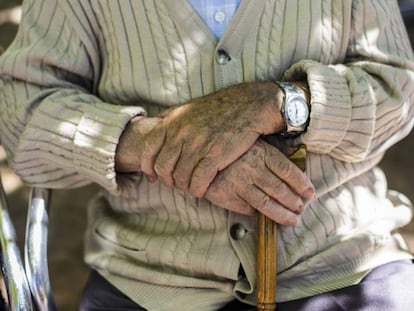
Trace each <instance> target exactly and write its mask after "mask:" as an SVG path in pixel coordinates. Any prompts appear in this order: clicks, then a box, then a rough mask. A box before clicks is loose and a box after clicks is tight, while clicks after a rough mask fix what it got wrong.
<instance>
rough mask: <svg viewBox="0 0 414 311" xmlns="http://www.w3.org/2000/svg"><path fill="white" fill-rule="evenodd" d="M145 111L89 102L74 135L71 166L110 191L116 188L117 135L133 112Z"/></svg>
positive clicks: (115, 191) (137, 108)
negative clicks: (72, 164)
mask: <svg viewBox="0 0 414 311" xmlns="http://www.w3.org/2000/svg"><path fill="white" fill-rule="evenodd" d="M138 115H145V111H144V109H142V108H141V107H129V106H128V107H125V106H116V105H110V104H105V103H99V105H89V106H88V108H87V110H86V111H85V112H84V114H83V115H82V118H81V119H80V122H79V123H78V126H77V129H76V133H75V136H74V149H73V162H74V166H75V167H76V168H77V170H78V172H80V173H81V174H82V175H83V176H85V177H86V178H88V179H90V180H93V181H95V182H97V183H99V184H100V185H102V186H103V187H105V188H106V189H107V190H108V191H110V192H111V193H113V194H117V193H119V191H120V189H119V187H118V184H117V182H116V172H115V152H116V148H117V145H118V141H119V137H120V136H121V134H122V132H123V130H124V129H125V126H126V125H127V123H128V122H129V121H130V120H131V119H132V118H133V117H135V116H138Z"/></svg>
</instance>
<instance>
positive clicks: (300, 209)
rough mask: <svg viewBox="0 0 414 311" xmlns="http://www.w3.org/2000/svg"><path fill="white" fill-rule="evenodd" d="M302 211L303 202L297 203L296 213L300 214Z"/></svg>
mask: <svg viewBox="0 0 414 311" xmlns="http://www.w3.org/2000/svg"><path fill="white" fill-rule="evenodd" d="M302 213H303V204H301V205H299V206H298V209H297V211H296V214H298V215H299V214H302Z"/></svg>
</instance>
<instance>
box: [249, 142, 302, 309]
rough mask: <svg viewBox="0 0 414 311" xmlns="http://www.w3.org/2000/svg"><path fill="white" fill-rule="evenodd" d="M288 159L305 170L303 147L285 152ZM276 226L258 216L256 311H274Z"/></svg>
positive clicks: (267, 219) (271, 221)
mask: <svg viewBox="0 0 414 311" xmlns="http://www.w3.org/2000/svg"><path fill="white" fill-rule="evenodd" d="M287 152H288V155H289V159H290V160H292V161H293V162H294V163H295V164H296V165H297V166H298V167H299V168H300V169H302V170H303V171H304V170H305V163H306V149H305V146H301V147H299V148H295V149H294V150H293V151H287ZM276 261H277V224H276V223H275V222H274V221H273V220H271V219H270V218H268V217H266V216H265V215H264V214H262V213H259V215H258V243H257V310H260V311H268V310H269V311H270V310H276V285H277V280H276V273H277V271H276Z"/></svg>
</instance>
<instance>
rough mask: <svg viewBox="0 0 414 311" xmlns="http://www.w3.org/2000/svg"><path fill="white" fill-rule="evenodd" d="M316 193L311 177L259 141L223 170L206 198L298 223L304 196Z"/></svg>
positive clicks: (233, 208) (284, 222) (289, 223)
mask: <svg viewBox="0 0 414 311" xmlns="http://www.w3.org/2000/svg"><path fill="white" fill-rule="evenodd" d="M314 195H315V188H314V187H313V185H312V183H311V181H310V180H309V178H308V177H307V176H306V175H305V173H303V172H302V171H301V170H300V169H299V168H298V167H297V166H296V165H295V164H294V163H293V162H291V161H290V160H289V159H288V158H287V157H286V156H285V155H284V154H283V153H281V152H280V151H279V150H278V149H276V148H275V147H273V146H271V145H269V144H267V143H266V142H264V141H262V140H258V141H257V142H256V143H255V144H254V145H253V146H252V147H251V148H250V149H249V151H248V152H246V153H245V154H244V155H243V156H242V157H240V158H239V159H238V160H237V161H235V162H233V163H232V164H231V165H230V166H228V167H227V168H225V169H224V170H222V171H220V172H219V173H218V174H217V176H216V178H215V179H214V180H213V182H212V183H211V184H210V187H209V188H208V190H207V193H206V195H205V197H206V198H207V199H208V200H209V201H210V202H212V203H214V204H216V205H217V206H219V207H222V208H226V209H228V210H231V211H234V212H237V213H241V214H246V215H252V214H253V213H254V211H255V210H257V211H259V212H261V213H263V214H265V215H266V216H267V217H269V218H271V219H272V220H273V221H275V222H277V223H279V224H282V225H287V226H295V225H296V224H297V222H298V220H299V215H300V214H301V213H302V212H303V199H310V198H312V197H313V196H314Z"/></svg>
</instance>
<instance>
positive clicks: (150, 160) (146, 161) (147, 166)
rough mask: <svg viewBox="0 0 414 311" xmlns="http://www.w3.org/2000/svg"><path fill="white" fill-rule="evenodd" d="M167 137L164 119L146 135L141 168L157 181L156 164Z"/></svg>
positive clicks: (151, 178) (152, 179)
mask: <svg viewBox="0 0 414 311" xmlns="http://www.w3.org/2000/svg"><path fill="white" fill-rule="evenodd" d="M165 138H166V129H165V126H164V124H163V122H162V121H161V122H160V123H159V124H158V125H156V126H155V127H154V129H152V130H151V131H150V132H149V133H148V134H147V136H146V137H145V141H144V150H143V152H142V155H141V169H142V172H143V173H144V174H146V175H147V176H148V178H149V179H150V180H151V181H155V180H156V179H157V175H156V172H155V169H154V164H155V160H156V157H157V155H158V152H159V151H160V150H161V148H162V146H163V144H164V141H165Z"/></svg>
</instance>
